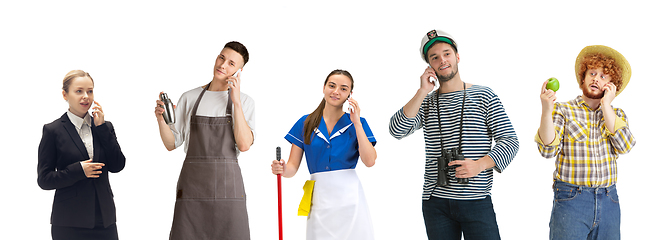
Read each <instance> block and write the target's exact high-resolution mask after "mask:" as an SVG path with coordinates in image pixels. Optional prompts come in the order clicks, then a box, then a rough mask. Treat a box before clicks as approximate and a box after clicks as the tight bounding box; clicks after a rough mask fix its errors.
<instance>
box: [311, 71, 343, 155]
mask: <svg viewBox="0 0 670 240" xmlns="http://www.w3.org/2000/svg"><path fill="white" fill-rule="evenodd" d="M336 74H339V75H344V76H346V77H348V78H349V79H350V80H351V88H350V90H349V91H351V90H354V77H352V76H351V74H350V73H349V72H348V71H347V70H342V69H336V70H333V71H332V72H330V74H328V77H326V81H324V82H323V86H326V84H328V78H330V76H333V75H336ZM324 108H326V99H325V98H324V99H321V103H320V104H319V106H318V107H317V108H316V109H315V110H314V112H312V113H310V114H309V115H308V116H307V119H305V126H304V127H303V130H304V131H305V132H304V134H305V144H311V143H312V133H313V132H314V130H315V129H316V128H317V127H319V124H320V123H321V117H323V109H324Z"/></svg>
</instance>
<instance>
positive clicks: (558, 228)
mask: <svg viewBox="0 0 670 240" xmlns="http://www.w3.org/2000/svg"><path fill="white" fill-rule="evenodd" d="M620 224H621V210H620V209H619V196H618V195H617V192H616V185H612V186H610V187H607V188H591V187H585V186H577V185H573V184H569V183H566V182H561V181H555V182H554V207H553V209H552V210H551V220H550V221H549V239H552V240H558V239H608V240H609V239H621V236H620Z"/></svg>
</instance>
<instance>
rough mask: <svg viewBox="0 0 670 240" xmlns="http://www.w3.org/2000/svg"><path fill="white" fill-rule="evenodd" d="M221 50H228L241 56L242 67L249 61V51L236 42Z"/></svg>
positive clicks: (227, 44) (229, 43)
mask: <svg viewBox="0 0 670 240" xmlns="http://www.w3.org/2000/svg"><path fill="white" fill-rule="evenodd" d="M223 48H230V49H232V50H233V51H235V52H237V53H239V54H240V55H242V59H244V65H246V64H247V62H248V61H249V51H247V47H245V46H244V45H242V44H241V43H240V42H236V41H231V42H228V43H226V45H225V46H224V47H223Z"/></svg>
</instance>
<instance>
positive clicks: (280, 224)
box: [277, 147, 284, 240]
mask: <svg viewBox="0 0 670 240" xmlns="http://www.w3.org/2000/svg"><path fill="white" fill-rule="evenodd" d="M280 160H281V148H280V147H277V161H280ZM277 201H278V202H279V205H278V209H277V215H278V216H279V240H283V239H284V227H283V226H282V216H281V212H282V211H281V209H282V208H281V174H277Z"/></svg>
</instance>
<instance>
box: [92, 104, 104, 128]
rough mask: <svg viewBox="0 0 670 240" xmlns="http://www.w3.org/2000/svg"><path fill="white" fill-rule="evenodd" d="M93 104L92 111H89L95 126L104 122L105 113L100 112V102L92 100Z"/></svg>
mask: <svg viewBox="0 0 670 240" xmlns="http://www.w3.org/2000/svg"><path fill="white" fill-rule="evenodd" d="M93 103H94V105H93V107H92V108H91V109H92V110H93V111H92V112H91V115H93V123H94V124H95V126H100V125H102V124H103V123H105V113H104V112H102V107H101V106H100V103H98V102H96V101H93Z"/></svg>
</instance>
